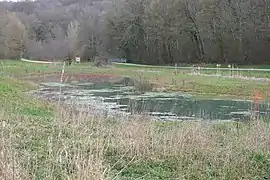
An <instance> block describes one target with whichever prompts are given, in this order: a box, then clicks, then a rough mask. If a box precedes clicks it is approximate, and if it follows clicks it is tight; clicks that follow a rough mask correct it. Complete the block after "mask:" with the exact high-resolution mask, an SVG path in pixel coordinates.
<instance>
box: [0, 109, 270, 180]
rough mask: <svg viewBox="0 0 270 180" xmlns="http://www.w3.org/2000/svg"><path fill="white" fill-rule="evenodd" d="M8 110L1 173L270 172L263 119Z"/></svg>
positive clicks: (178, 175) (0, 146)
mask: <svg viewBox="0 0 270 180" xmlns="http://www.w3.org/2000/svg"><path fill="white" fill-rule="evenodd" d="M0 115H1V116H0V118H1V127H0V129H1V142H0V152H1V153H0V179H8V180H9V179H72V180H73V179H83V180H84V179H89V180H91V179H93V180H99V179H100V180H104V179H124V177H126V178H129V179H136V178H137V179H261V178H269V177H270V174H269V170H270V154H269V152H270V127H269V124H268V123H265V122H262V121H256V122H251V123H249V124H238V125H236V124H235V123H230V124H207V123H198V122H178V123H176V122H175V123H173V122H167V123H163V122H154V121H150V120H148V119H143V118H137V119H132V120H129V121H126V120H125V121H124V120H121V119H106V118H104V117H98V116H96V115H93V114H86V113H83V112H79V113H78V112H76V113H75V112H74V113H71V112H70V110H68V109H59V110H58V114H57V116H56V117H55V118H53V119H50V120H47V121H44V120H41V119H34V118H28V117H24V116H19V115H8V114H5V113H4V112H1V113H0ZM157 164H158V165H157ZM152 169H153V170H152ZM166 173H167V174H166Z"/></svg>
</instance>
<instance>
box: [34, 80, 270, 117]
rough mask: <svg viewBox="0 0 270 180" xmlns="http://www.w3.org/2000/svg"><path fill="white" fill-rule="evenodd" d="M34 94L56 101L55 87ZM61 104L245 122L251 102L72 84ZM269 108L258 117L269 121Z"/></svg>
mask: <svg viewBox="0 0 270 180" xmlns="http://www.w3.org/2000/svg"><path fill="white" fill-rule="evenodd" d="M42 85H43V87H46V88H43V89H40V90H39V92H38V94H39V96H42V97H49V98H50V99H57V98H59V96H60V95H59V89H57V88H53V86H59V84H57V83H43V84H42ZM60 98H61V100H62V101H64V102H65V103H69V104H77V105H82V104H83V105H90V106H99V107H101V108H103V109H104V110H114V111H119V112H125V113H127V114H136V113H145V114H149V115H151V116H154V117H157V118H158V119H162V120H245V119H249V118H250V116H251V101H243V100H222V99H210V98H209V99H205V98H203V99H202V98H200V99H198V98H196V97H194V96H192V95H189V94H185V93H180V92H179V93H157V92H145V93H136V92H135V91H134V87H133V86H124V85H123V84H121V83H118V84H117V83H114V84H113V83H104V82H103V83H98V84H91V83H73V84H65V86H63V87H62V93H61V97H60ZM269 106H270V105H269V104H268V103H264V104H261V105H260V117H263V118H265V117H270V107H269Z"/></svg>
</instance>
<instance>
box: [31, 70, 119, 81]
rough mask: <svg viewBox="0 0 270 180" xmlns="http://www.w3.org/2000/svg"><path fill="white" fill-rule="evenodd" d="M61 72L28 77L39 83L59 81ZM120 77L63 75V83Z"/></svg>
mask: <svg viewBox="0 0 270 180" xmlns="http://www.w3.org/2000/svg"><path fill="white" fill-rule="evenodd" d="M61 75H62V73H61V72H49V73H45V74H39V75H38V77H37V76H36V77H35V76H33V75H30V76H29V78H30V79H32V80H33V79H36V80H38V81H39V80H41V81H60V79H61ZM119 78H120V77H117V76H114V75H111V74H93V73H64V75H63V81H79V82H93V81H94V82H98V81H113V80H116V79H119Z"/></svg>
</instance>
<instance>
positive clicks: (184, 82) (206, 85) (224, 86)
mask: <svg viewBox="0 0 270 180" xmlns="http://www.w3.org/2000/svg"><path fill="white" fill-rule="evenodd" d="M4 65H5V73H6V74H9V75H14V76H16V77H24V76H29V75H30V74H36V75H38V78H40V77H42V76H44V74H46V73H50V72H55V71H57V72H60V71H61V68H62V67H61V66H57V67H51V66H48V65H37V64H31V63H25V62H16V61H4ZM142 70H143V71H142ZM65 71H66V72H67V73H69V72H72V73H78V72H87V73H100V74H104V73H105V74H114V75H124V76H130V77H133V78H137V79H144V80H146V81H148V82H151V83H154V84H155V87H156V88H155V89H159V90H160V89H161V90H165V91H185V92H189V93H202V94H205V95H210V94H211V95H215V96H219V95H222V96H223V95H226V96H229V97H237V98H248V99H250V98H251V95H252V92H253V90H254V89H255V88H257V89H258V90H260V91H261V93H262V96H263V99H265V100H269V99H270V83H264V82H260V81H246V80H240V79H230V78H221V77H204V76H192V75H187V74H186V73H187V72H186V71H180V73H179V74H176V75H175V74H174V73H173V72H174V71H173V70H168V69H164V68H158V67H154V68H141V67H133V66H128V67H126V66H125V67H123V66H122V65H120V66H115V67H111V68H103V69H100V68H94V67H90V65H88V64H81V65H74V66H71V67H67V68H66V69H65ZM151 71H152V72H151ZM257 75H258V76H259V75H260V74H257Z"/></svg>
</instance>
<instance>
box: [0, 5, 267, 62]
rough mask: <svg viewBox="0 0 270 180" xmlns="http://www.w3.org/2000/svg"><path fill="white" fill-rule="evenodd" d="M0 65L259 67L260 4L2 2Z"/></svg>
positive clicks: (263, 10)
mask: <svg viewBox="0 0 270 180" xmlns="http://www.w3.org/2000/svg"><path fill="white" fill-rule="evenodd" d="M0 5H1V9H0V11H1V12H0V16H1V17H0V19H1V20H0V27H1V28H0V33H1V36H0V37H1V38H0V42H1V43H0V58H12V59H16V58H19V57H20V56H21V55H23V56H24V57H26V58H31V59H43V60H45V59H48V60H58V59H64V58H65V57H66V56H67V55H70V56H76V55H80V56H81V57H82V58H83V59H84V60H92V59H93V57H95V56H97V55H102V56H104V55H106V56H111V57H124V58H127V59H128V60H129V61H130V62H133V63H143V64H172V63H175V62H178V63H217V62H218V63H237V64H266V63H268V62H270V61H269V59H268V57H269V56H270V28H269V26H270V2H269V1H268V0H237V1H232V0H166V1H164V0H38V1H35V2H33V1H24V2H2V3H1V4H0Z"/></svg>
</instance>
